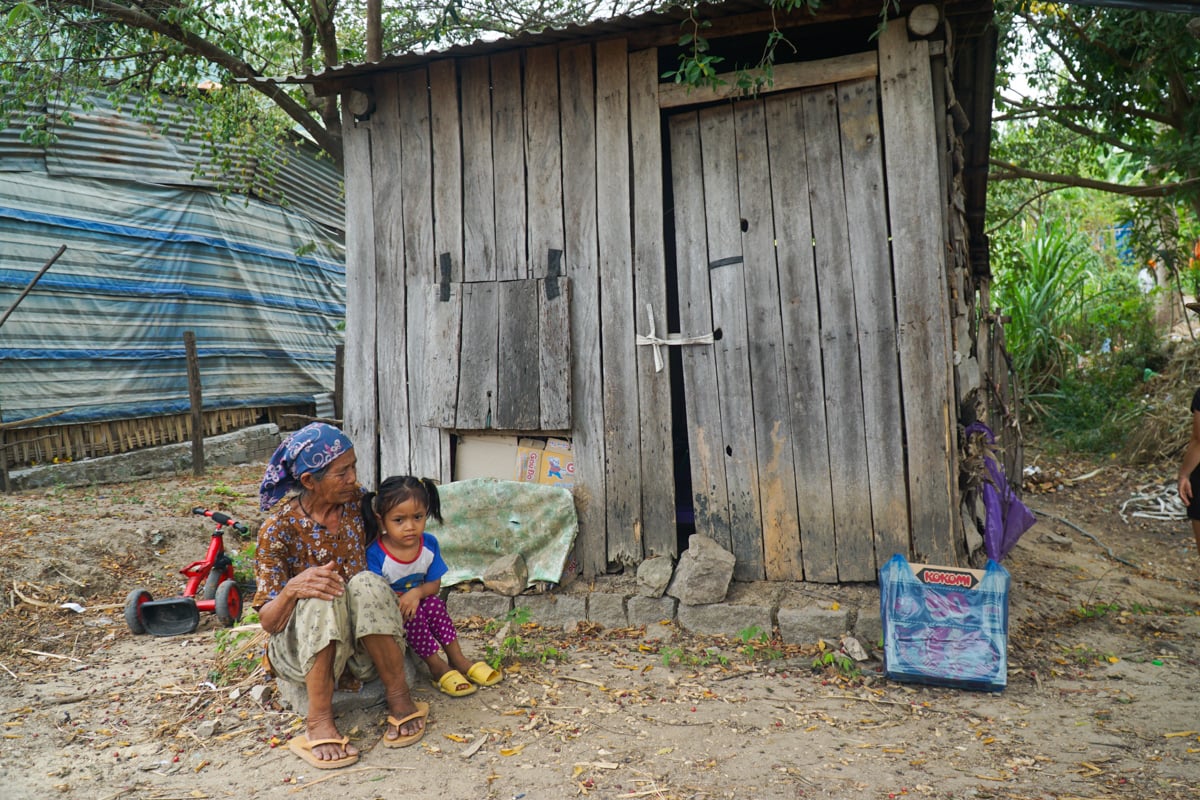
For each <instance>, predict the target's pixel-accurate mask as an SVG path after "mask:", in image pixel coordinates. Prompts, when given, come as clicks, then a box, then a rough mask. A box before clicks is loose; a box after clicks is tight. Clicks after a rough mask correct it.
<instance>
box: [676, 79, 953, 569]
mask: <svg viewBox="0 0 1200 800" xmlns="http://www.w3.org/2000/svg"><path fill="white" fill-rule="evenodd" d="M879 119H880V117H879V103H878V99H877V89H876V82H875V80H874V79H873V78H872V79H866V80H856V81H848V82H846V83H841V84H837V85H829V86H822V87H817V88H813V89H805V90H802V91H793V92H786V93H779V94H774V95H768V96H767V97H765V98H761V99H757V100H744V101H739V102H737V103H727V104H722V105H718V106H712V107H709V108H705V109H701V110H693V111H686V112H682V113H679V114H675V115H672V116H671V117H670V119H669V135H670V147H671V175H672V189H673V196H674V213H675V230H676V259H677V269H678V275H679V285H678V289H679V297H680V327H681V331H680V332H681V333H682V334H683V335H685V336H689V335H696V334H701V333H708V332H710V331H711V332H712V333H713V334H714V338H715V342H714V344H713V345H712V346H709V347H701V346H692V347H687V348H684V351H683V366H684V391H685V401H686V402H685V407H686V413H687V421H688V430H689V452H690V461H691V470H692V482H693V493H694V497H693V502H694V508H695V512H696V526H697V532H699V533H703V534H705V535H708V536H710V537H712V538H713V539H715V540H716V541H718V542H719V543H721V544H722V545H724V546H726V547H727V548H729V549H730V550H731V551H732V552H733V553H734V555H735V556H736V557H737V564H736V566H735V573H734V574H735V577H736V578H738V579H740V580H759V579H763V578H766V579H771V580H801V579H804V580H811V581H823V582H834V581H870V580H874V579H875V578H876V575H877V566H878V564H879V563H882V561H885V560H886V559H887V558H888V557H890V555H891V553H892V552H908V547H907V541H908V511H907V504H906V496H905V486H906V474H905V465H904V448H903V431H904V426H903V420H902V414H901V408H902V404H901V387H900V372H899V360H898V354H897V346H896V323H895V312H894V303H893V275H892V267H891V262H890V256H889V244H888V227H887V205H886V199H885V194H884V192H885V187H884V180H883V157H882V154H881V147H880V133H879V132H880V121H879ZM929 388H930V387H925V388H924V389H923V391H929Z"/></svg>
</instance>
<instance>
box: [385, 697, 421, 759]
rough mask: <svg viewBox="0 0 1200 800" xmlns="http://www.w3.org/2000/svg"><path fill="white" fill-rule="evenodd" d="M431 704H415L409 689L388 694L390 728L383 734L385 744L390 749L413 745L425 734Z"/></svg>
mask: <svg viewBox="0 0 1200 800" xmlns="http://www.w3.org/2000/svg"><path fill="white" fill-rule="evenodd" d="M428 714H429V704H428V703H420V702H416V703H414V702H413V699H412V697H411V696H410V695H409V693H408V690H407V688H406V689H405V690H404V691H396V692H388V726H387V730H386V731H384V734H383V743H384V744H386V745H388V746H389V747H403V746H404V745H403V744H401V742H403V743H405V744H412V743H413V742H415V741H416V740H417V739H419V738H421V736H422V735H424V733H425V717H426V716H428Z"/></svg>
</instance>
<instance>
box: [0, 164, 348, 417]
mask: <svg viewBox="0 0 1200 800" xmlns="http://www.w3.org/2000/svg"><path fill="white" fill-rule="evenodd" d="M61 245H66V246H67V250H66V252H65V253H64V254H63V255H62V257H61V258H59V260H58V261H57V262H55V264H54V265H53V266H52V267H51V269H50V270H49V271H48V272H47V273H46V274H45V275H44V276H43V277H42V278H41V280H40V281H38V283H37V284H36V286H35V287H34V289H33V290H32V291H31V292H30V293H29V295H28V296H27V297H26V298H25V299H24V300H23V301H22V302H21V303H20V305H19V306H18V307H17V309H16V311H15V312H14V313H13V314H12V315H11V316H10V317H9V319H8V321H7V322H5V324H4V326H3V327H0V408H2V409H3V417H2V419H3V420H4V421H14V420H20V419H26V418H29V417H34V416H38V415H41V414H46V413H51V412H55V411H59V410H62V409H67V408H69V409H72V410H71V411H70V412H68V413H66V414H63V415H61V416H58V417H56V418H55V424H62V423H69V422H82V421H101V420H108V419H123V418H131V417H141V416H152V415H159V414H168V413H179V412H184V411H187V410H188V408H189V400H188V384H187V369H186V362H185V353H184V343H183V334H184V331H189V330H190V331H193V332H194V333H195V336H196V343H197V351H198V356H199V364H200V377H201V384H202V387H203V400H204V407H205V408H206V409H217V408H229V407H239V406H272V405H293V404H301V403H306V402H311V400H312V397H313V395H315V394H321V393H324V392H329V391H331V390H332V388H333V377H334V375H333V373H334V354H335V349H336V346H337V345H338V344H339V343H340V342H341V340H342V334H341V332H340V327H341V323H342V321H343V319H344V317H345V305H344V303H345V299H344V298H345V269H344V252H343V245H342V244H341V242H340V240H339V239H338V235H337V234H335V233H333V232H330V231H329V230H327V229H325V228H323V227H322V226H320V225H317V224H315V223H314V222H312V221H311V220H310V219H309V218H307V217H305V216H302V215H301V214H298V213H296V212H294V211H289V210H288V209H286V208H283V207H280V206H276V205H272V204H269V203H265V202H262V201H259V200H255V199H250V200H247V199H246V198H245V197H232V198H227V199H223V198H222V197H221V196H220V195H219V194H218V193H216V192H212V191H197V190H195V189H194V188H188V187H180V188H176V187H169V186H157V185H151V184H142V183H132V182H123V181H102V180H90V179H86V178H79V177H65V176H61V175H50V174H47V173H45V172H37V171H28V172H0V310H2V309H7V308H8V307H9V306H10V305H11V303H12V302H13V301H14V300H15V299H16V298H17V297H18V296H19V294H20V293H21V291H22V290H23V289H25V288H26V287H27V286H28V285H29V283H30V281H31V280H32V279H33V277H34V276H35V275H36V274H37V272H38V270H39V269H40V268H41V266H42V264H44V263H45V262H46V260H47V259H49V258H50V257H51V256H52V255H53V254H54V253H55V251H56V250H57V249H58V248H59V246H61Z"/></svg>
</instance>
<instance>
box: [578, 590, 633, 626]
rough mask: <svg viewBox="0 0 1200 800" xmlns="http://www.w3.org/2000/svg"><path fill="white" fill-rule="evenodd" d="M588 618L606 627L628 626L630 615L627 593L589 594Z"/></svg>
mask: <svg viewBox="0 0 1200 800" xmlns="http://www.w3.org/2000/svg"><path fill="white" fill-rule="evenodd" d="M587 618H588V621H589V622H594V623H596V624H597V625H602V626H604V627H605V628H626V627H628V626H629V615H628V613H626V611H625V595H623V594H607V593H596V594H590V595H588V598H587Z"/></svg>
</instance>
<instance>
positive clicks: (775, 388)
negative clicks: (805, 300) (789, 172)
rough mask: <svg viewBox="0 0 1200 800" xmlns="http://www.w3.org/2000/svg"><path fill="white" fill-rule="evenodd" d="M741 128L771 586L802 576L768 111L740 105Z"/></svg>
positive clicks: (757, 435) (750, 323)
mask: <svg viewBox="0 0 1200 800" xmlns="http://www.w3.org/2000/svg"><path fill="white" fill-rule="evenodd" d="M734 122H735V129H736V134H737V154H738V163H739V168H738V206H739V210H740V222H741V228H742V255H743V257H744V259H745V266H744V268H743V278H744V281H745V287H746V325H747V342H746V349H747V351H748V353H749V357H750V375H751V379H752V381H753V385H752V387H751V388H752V393H753V419H754V445H755V453H756V457H757V462H758V463H757V472H758V486H759V503H760V507H761V519H762V539H763V542H762V549H763V567H764V572H765V576H766V577H767V578H768V579H770V580H791V579H794V577H795V576H796V575H801V574H803V572H802V569H801V564H800V520H799V512H798V508H797V500H796V466H795V458H794V455H793V446H792V425H791V415H790V413H789V411H788V409H789V406H790V403H789V400H788V393H787V374H786V370H785V364H784V358H783V356H784V347H783V342H784V338H783V317H782V314H781V310H780V303H779V272H778V265H777V263H776V259H775V242H776V239H775V222H774V215H773V213H772V210H771V176H770V165H771V158H770V155H769V150H768V147H767V127H766V125H767V120H766V112H765V109H764V104H763V103H739V104H737V105H736V106H734Z"/></svg>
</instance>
